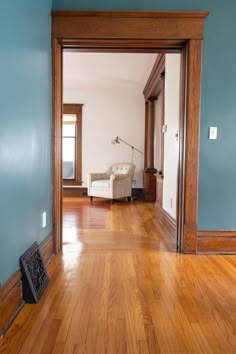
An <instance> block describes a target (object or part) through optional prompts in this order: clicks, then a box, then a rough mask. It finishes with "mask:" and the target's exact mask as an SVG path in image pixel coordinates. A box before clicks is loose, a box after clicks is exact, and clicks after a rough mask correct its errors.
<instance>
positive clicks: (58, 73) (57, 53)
mask: <svg viewBox="0 0 236 354" xmlns="http://www.w3.org/2000/svg"><path fill="white" fill-rule="evenodd" d="M52 55H53V57H54V58H55V60H53V67H52V73H53V80H52V83H53V86H52V97H53V117H54V118H53V124H52V144H53V198H52V199H53V235H54V238H55V242H54V247H55V249H54V251H55V253H58V252H59V251H60V250H61V249H62V144H61V137H62V112H63V95H62V88H63V83H62V68H63V62H62V60H63V58H62V47H61V45H60V43H59V41H58V40H57V39H56V38H54V39H53V41H52Z"/></svg>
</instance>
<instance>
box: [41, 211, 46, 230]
mask: <svg viewBox="0 0 236 354" xmlns="http://www.w3.org/2000/svg"><path fill="white" fill-rule="evenodd" d="M46 225H47V213H46V211H44V212H43V213H42V228H44V227H46Z"/></svg>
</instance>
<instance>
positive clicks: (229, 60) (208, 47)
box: [53, 0, 236, 230]
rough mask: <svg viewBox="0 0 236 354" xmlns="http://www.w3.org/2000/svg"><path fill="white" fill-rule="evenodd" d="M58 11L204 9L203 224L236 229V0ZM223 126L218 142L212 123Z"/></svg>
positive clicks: (161, 0) (89, 3)
mask: <svg viewBox="0 0 236 354" xmlns="http://www.w3.org/2000/svg"><path fill="white" fill-rule="evenodd" d="M53 7H54V9H58V10H62V9H65V10H75V9H77V10H86V9H87V10H202V11H210V15H209V17H208V18H207V19H206V22H205V39H204V51H203V80H202V104H201V135H200V139H201V141H200V167H199V173H200V176H199V208H198V228H199V229H201V230H208V229H210V230H214V229H216V230H217V229H219V230H220V229H222V230H236V163H235V156H236V64H235V63H236V40H235V35H236V21H235V14H236V1H235V0H228V1H227V2H226V3H223V2H222V0H213V1H212V0H198V1H196V0H178V1H176V0H146V1H145V2H144V1H143V0H128V1H127V0H116V1H115V0H113V1H111V0H101V1H99V2H97V1H95V0H80V1H79V0H53ZM209 126H218V140H216V141H213V140H208V127H209Z"/></svg>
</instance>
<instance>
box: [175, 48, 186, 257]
mask: <svg viewBox="0 0 236 354" xmlns="http://www.w3.org/2000/svg"><path fill="white" fill-rule="evenodd" d="M186 95H187V48H186V47H185V48H183V50H182V52H181V58H180V107H179V161H178V171H177V173H178V174H177V183H178V185H177V197H176V220H177V240H176V245H177V249H178V250H179V251H180V252H183V225H184V213H183V210H184V193H185V191H184V178H185V158H186V156H185V152H186V130H187V128H186V122H187V117H186V100H187V99H186Z"/></svg>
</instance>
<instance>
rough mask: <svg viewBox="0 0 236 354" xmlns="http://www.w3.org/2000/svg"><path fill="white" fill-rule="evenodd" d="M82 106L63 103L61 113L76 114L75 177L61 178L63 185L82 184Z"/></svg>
mask: <svg viewBox="0 0 236 354" xmlns="http://www.w3.org/2000/svg"><path fill="white" fill-rule="evenodd" d="M82 107H83V105H82V104H63V114H75V115H76V148H75V156H76V158H75V179H73V180H67V179H63V185H64V186H81V184H82ZM79 157H80V158H79Z"/></svg>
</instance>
